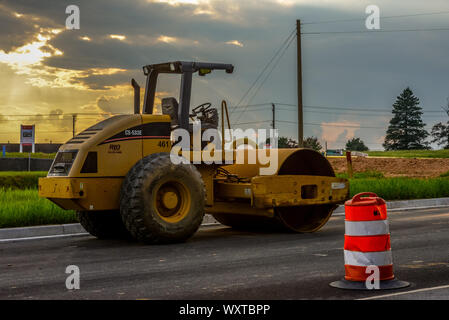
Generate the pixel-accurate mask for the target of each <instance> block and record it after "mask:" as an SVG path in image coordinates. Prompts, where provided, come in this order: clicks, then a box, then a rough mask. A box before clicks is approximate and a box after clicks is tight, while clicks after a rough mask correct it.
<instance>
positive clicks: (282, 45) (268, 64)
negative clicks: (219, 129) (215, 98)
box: [230, 29, 296, 115]
mask: <svg viewBox="0 0 449 320" xmlns="http://www.w3.org/2000/svg"><path fill="white" fill-rule="evenodd" d="M295 31H296V29H293V31H292V32H291V33H290V34H289V36H288V37H287V38H286V39H285V40H284V42H283V43H282V44H281V46H280V47H279V49H278V50H277V51H276V52H275V54H274V55H273V57H271V59H270V60H269V61H268V63H267V64H266V65H265V67H264V68H263V69H262V71H261V72H260V74H259V75H258V76H257V78H256V80H254V82H253V83H252V85H251V86H250V87H249V88H248V90H247V91H246V92H245V94H244V95H243V96H242V98H241V99H240V101H239V102H238V103H237V104H236V105H235V106H234V107H233V108H232V109H231V111H230V114H231V115H232V114H233V113H234V111H235V110H236V108H237V107H238V106H240V104H241V103H242V102H243V101H244V100H245V98H246V96H247V95H248V94H249V93H250V92H251V90H252V89H253V88H254V86H255V85H256V83H257V82H258V81H259V80H260V78H261V77H262V76H263V74H264V73H265V71H266V70H267V69H268V67H269V66H270V64H271V63H272V62H273V61H274V60H275V58H276V57H277V56H278V54H279V53H280V52H281V51H282V48H284V46H285V45H286V44H287V43H288V41H290V38H291V37H293V36H294V34H295Z"/></svg>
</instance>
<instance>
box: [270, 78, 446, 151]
mask: <svg viewBox="0 0 449 320" xmlns="http://www.w3.org/2000/svg"><path fill="white" fill-rule="evenodd" d="M419 104H420V102H419V98H418V97H416V96H415V95H414V94H413V91H412V90H411V89H410V88H409V87H407V88H405V89H404V90H403V91H402V93H401V94H400V95H399V96H398V97H397V98H396V101H395V103H394V104H393V108H392V114H393V117H392V118H391V120H390V122H389V125H388V128H387V132H386V135H385V139H384V143H383V144H382V146H383V147H384V148H385V150H387V151H389V150H429V149H431V147H430V144H431V143H436V144H437V145H438V146H442V147H443V148H444V149H449V121H447V122H446V123H443V122H438V123H437V124H435V125H434V126H433V127H432V129H431V132H430V133H429V132H428V131H427V130H426V129H425V126H426V124H425V123H424V122H423V120H422V115H423V111H422V108H421V106H420V105H419ZM442 108H443V110H444V111H446V113H447V114H448V116H449V98H448V99H447V105H446V106H444V107H442ZM303 146H304V148H310V149H314V150H317V151H319V150H321V149H322V148H323V146H322V145H321V144H320V142H319V140H318V138H317V137H313V136H312V137H308V138H306V139H304V141H303ZM278 147H279V148H296V147H298V142H297V141H295V140H293V139H291V138H287V137H280V138H279V140H278ZM346 150H351V151H368V147H367V146H366V145H365V143H364V142H363V141H362V139H360V138H352V139H350V140H348V141H347V142H346Z"/></svg>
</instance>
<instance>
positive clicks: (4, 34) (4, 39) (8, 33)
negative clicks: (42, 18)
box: [0, 6, 36, 52]
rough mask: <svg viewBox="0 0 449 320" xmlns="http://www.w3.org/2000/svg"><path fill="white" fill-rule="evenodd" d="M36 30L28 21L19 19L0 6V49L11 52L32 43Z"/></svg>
mask: <svg viewBox="0 0 449 320" xmlns="http://www.w3.org/2000/svg"><path fill="white" fill-rule="evenodd" d="M35 32H36V28H35V27H34V26H33V24H32V23H30V21H28V20H26V19H18V18H17V17H15V16H14V15H13V12H11V11H9V10H8V9H7V8H5V7H2V6H0V49H1V50H4V51H5V52H9V51H10V50H13V49H15V48H17V47H20V46H22V45H24V44H26V43H29V42H31V40H32V39H33V37H34V34H35Z"/></svg>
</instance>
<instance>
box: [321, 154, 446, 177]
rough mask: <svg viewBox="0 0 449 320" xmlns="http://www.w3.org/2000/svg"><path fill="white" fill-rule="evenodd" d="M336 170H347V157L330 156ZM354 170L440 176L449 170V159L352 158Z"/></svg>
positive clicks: (389, 174) (392, 175)
mask: <svg viewBox="0 0 449 320" xmlns="http://www.w3.org/2000/svg"><path fill="white" fill-rule="evenodd" d="M328 160H329V162H330V163H331V164H332V167H333V168H334V170H335V172H337V173H343V172H346V171H347V167H346V158H328ZM352 167H353V170H354V172H364V171H378V172H382V173H383V174H384V175H385V177H419V178H425V177H429V178H430V177H438V176H439V175H441V174H442V173H445V172H448V171H449V159H415V158H413V159H408V158H375V157H369V158H363V157H354V158H352Z"/></svg>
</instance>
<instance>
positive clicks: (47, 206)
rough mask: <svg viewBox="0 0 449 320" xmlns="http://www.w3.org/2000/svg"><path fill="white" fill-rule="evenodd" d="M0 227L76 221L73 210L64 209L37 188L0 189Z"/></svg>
mask: <svg viewBox="0 0 449 320" xmlns="http://www.w3.org/2000/svg"><path fill="white" fill-rule="evenodd" d="M0 195H1V196H0V228H12V227H24V226H36V225H48V224H63V223H75V222H78V220H77V218H76V214H75V212H74V211H65V210H63V209H61V208H59V207H58V206H56V205H55V204H53V203H52V202H50V201H49V200H47V199H44V198H39V196H38V193H37V190H33V189H31V190H11V189H0Z"/></svg>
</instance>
